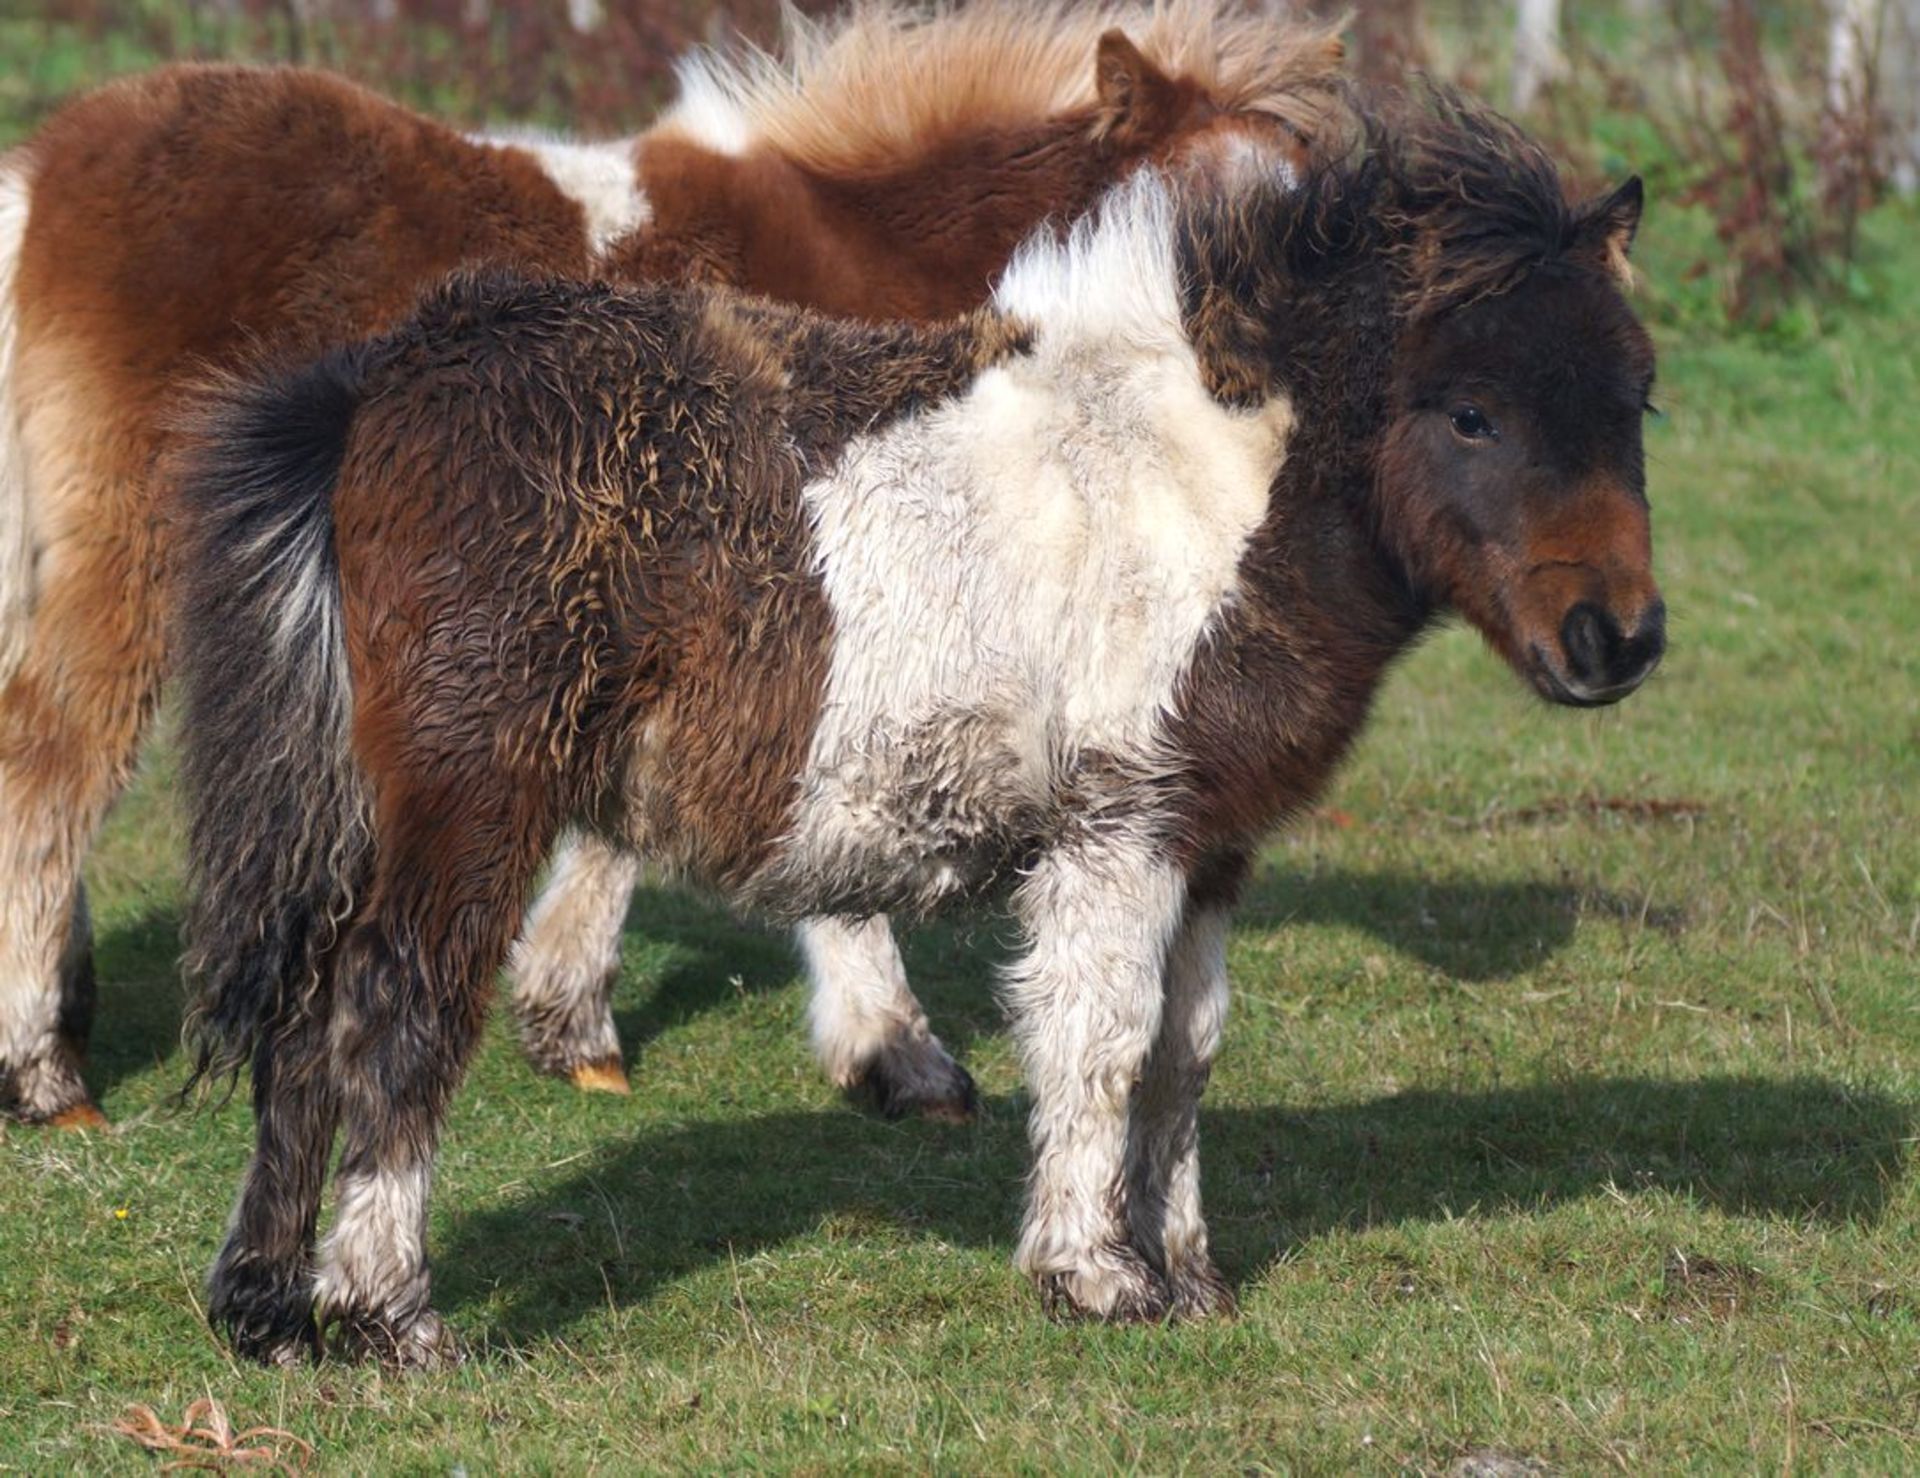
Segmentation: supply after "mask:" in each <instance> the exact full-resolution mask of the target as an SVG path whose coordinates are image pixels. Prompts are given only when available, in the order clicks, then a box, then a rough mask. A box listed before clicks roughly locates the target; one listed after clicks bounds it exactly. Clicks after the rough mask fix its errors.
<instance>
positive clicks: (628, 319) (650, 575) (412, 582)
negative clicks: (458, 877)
mask: <svg viewBox="0 0 1920 1478" xmlns="http://www.w3.org/2000/svg"><path fill="white" fill-rule="evenodd" d="M1021 343H1022V339H1021V337H1020V333H1019V330H1018V329H1017V327H1015V326H1010V325H1008V324H1006V323H1005V322H1004V321H1003V320H1000V319H998V318H995V317H992V316H989V315H982V316H980V317H978V318H976V319H972V320H962V321H960V322H959V323H957V324H955V325H952V326H950V327H948V328H945V329H941V330H936V331H920V332H915V331H913V330H910V329H906V328H903V327H898V326H881V325H863V324H859V323H852V322H843V321H835V320H823V319H818V318H814V317H810V316H807V315H804V314H801V313H799V312H796V311H794V310H791V309H787V308H783V307H781V306H779V305H775V304H773V303H770V302H765V301H760V300H745V301H742V302H741V303H739V304H738V305H737V306H736V305H734V304H731V303H730V302H728V301H726V300H717V299H713V298H711V297H710V296H708V295H705V294H701V293H697V292H682V291H674V290H650V291H641V292H635V293H631V294H620V293H615V292H613V291H612V290H610V289H603V288H592V287H577V286H572V285H567V284H562V283H557V282H551V283H549V282H530V281H519V280H512V279H499V280H491V281H481V282H465V283H457V284H455V285H454V286H452V287H449V288H447V289H446V290H444V291H442V292H441V293H439V294H437V295H436V296H435V297H434V298H433V299H432V300H430V302H429V304H428V305H427V307H426V308H425V310H424V311H423V313H422V315H421V316H420V317H419V318H417V319H415V320H414V321H413V322H411V323H410V324H409V325H408V326H407V328H406V329H405V330H403V331H402V332H401V333H400V334H399V335H398V336H396V337H395V338H394V339H392V340H390V341H387V342H385V343H381V344H376V345H375V346H373V347H372V348H371V349H370V350H369V351H368V363H369V365H370V368H369V369H368V371H367V379H366V383H365V388H364V391H363V401H362V410H361V412H360V414H359V416H358V418H357V419H356V421H355V424H354V428H353V434H352V441H351V446H350V449H349V452H348V455H347V458H346V461H345V464H344V466H343V469H342V474H341V480H340V484H339V487H338V489H337V491H336V493H335V496H334V514H335V520H336V540H337V547H338V549H339V551H340V570H341V587H342V590H343V592H344V596H345V602H346V612H347V634H348V651H349V654H350V662H351V666H352V670H353V675H354V687H355V693H356V708H357V709H358V711H359V715H360V717H359V719H358V720H357V722H356V741H355V751H356V754H357V756H358V759H359V762H360V764H361V766H362V767H363V768H364V770H365V771H366V773H367V774H368V775H369V776H370V777H372V779H371V788H372V790H373V792H374V793H375V794H376V795H379V794H381V793H382V791H383V788H384V787H385V785H386V782H385V781H384V780H383V779H382V777H384V776H389V775H414V776H419V775H421V774H422V773H423V772H424V771H427V770H430V771H431V772H433V773H442V772H446V773H450V774H452V775H455V776H457V777H459V778H458V779H457V780H455V781H453V782H451V783H450V784H449V786H448V789H447V795H448V798H449V800H448V803H449V804H453V805H456V806H457V805H463V804H465V802H463V801H460V800H458V799H456V798H457V797H460V796H463V795H466V794H468V793H469V792H471V793H474V794H478V793H480V792H483V791H485V790H487V789H488V788H497V787H498V786H499V785H501V784H511V785H513V786H515V787H517V788H519V789H521V790H523V791H525V792H528V793H538V794H542V795H546V796H548V797H549V798H550V801H551V807H550V810H549V812H548V813H547V814H549V815H550V816H551V818H552V820H553V821H554V823H555V824H556V825H557V824H558V821H559V819H560V818H562V817H563V816H565V815H573V816H576V817H579V818H580V819H582V820H585V821H587V822H589V823H591V824H595V825H598V826H600V827H602V828H603V829H609V830H616V831H622V832H626V831H640V832H643V833H644V836H645V841H646V844H647V845H648V847H649V848H650V849H651V850H654V851H655V852H656V854H657V855H659V856H660V857H661V858H662V860H664V861H667V862H669V863H672V864H677V865H679V866H681V867H683V868H685V869H687V870H689V871H691V872H693V873H694V874H696V875H698V876H700V877H702V878H704V879H707V880H709V881H711V882H713V883H716V884H718V885H720V886H723V887H731V886H735V885H737V884H739V883H740V882H742V881H744V880H745V879H746V878H747V877H748V876H749V875H751V874H752V873H753V872H754V871H755V870H757V869H758V868H759V867H760V866H762V865H763V864H764V862H765V861H766V860H767V857H768V855H769V853H770V850H771V848H772V846H773V845H774V843H775V841H776V840H777V839H778V838H779V836H780V835H781V834H782V833H783V832H784V830H785V828H786V825H787V822H788V819H789V817H790V815H791V812H792V807H793V804H794V802H795V800H796V788H795V784H794V782H795V779H796V777H797V776H798V774H799V773H800V771H801V769H802V767H803V765H804V763H805V758H806V755H807V752H808V749H809V748H810V746H811V742H812V735H813V729H814V723H815V719H816V717H817V713H818V709H819V704H820V697H821V692H822V690H823V688H824V684H825V680H826V666H827V658H828V652H829V648H830V644H831V615H830V613H829V610H828V607H827V604H826V599H825V595H824V592H823V590H822V589H821V586H820V581H819V577H818V574H817V572H816V570H815V569H814V564H813V557H812V552H811V543H810V531H809V526H808V522H807V518H806V514H805V511H804V508H803V507H802V504H801V498H800V494H801V489H802V487H803V486H804V484H805V482H806V481H807V479H808V477H809V476H810V475H812V474H813V473H814V472H815V471H817V470H818V469H819V468H821V467H822V466H824V465H826V464H827V463H828V462H829V461H830V460H831V458H832V457H833V456H835V455H836V454H837V453H838V451H839V449H840V448H841V446H843V445H844V443H845V442H846V440H847V438H848V437H850V436H852V435H855V434H859V433H864V432H868V431H870V430H871V429H872V428H873V427H874V426H875V425H878V424H884V422H885V421H886V420H888V419H890V418H892V417H894V416H897V415H900V414H904V413H906V412H907V411H910V410H912V409H913V408H915V407H917V406H920V405H924V404H927V403H930V402H932V401H935V400H938V399H941V398H944V397H945V396H947V395H950V394H952V393H954V392H956V391H957V390H958V389H960V388H962V387H964V386H965V385H966V384H967V383H969V382H970V381H971V380H972V379H973V378H974V377H975V376H976V375H977V374H978V373H979V370H980V369H981V368H982V367H983V365H985V364H987V363H990V362H993V361H994V360H996V359H998V358H1001V357H1004V356H1005V355H1006V354H1007V353H1010V352H1014V351H1016V350H1017V349H1018V348H1019V347H1020V345H1021ZM508 426H511V428H512V430H511V433H510V434H509V433H507V432H505V430H504V428H505V427H508ZM476 567H479V568H485V569H486V570H487V571H488V578H487V579H485V580H483V581H475V580H472V579H471V578H469V574H468V572H469V571H470V570H471V569H472V568H476ZM404 788H405V789H406V790H408V791H409V792H412V791H415V790H417V781H410V782H408V783H407V785H406V786H405V787H404ZM431 814H432V812H431V811H430V812H429V815H431ZM420 824H437V823H433V822H420V821H414V820H410V819H409V817H408V816H407V815H403V814H397V813H395V814H389V813H388V812H387V811H386V810H385V809H384V808H381V813H380V816H379V818H378V821H377V827H378V830H379V833H380V835H381V837H382V846H383V847H384V846H386V845H388V844H389V843H388V841H387V840H386V839H387V838H389V837H396V838H397V837H399V836H401V835H403V834H405V833H406V832H407V831H408V830H409V829H410V828H414V827H417V826H418V825H420ZM501 841H502V843H503V845H505V846H507V849H508V850H509V851H512V852H514V853H518V852H519V850H520V847H521V846H523V845H528V844H531V845H533V846H535V847H536V848H538V849H544V847H545V846H546V845H547V843H548V842H549V841H550V837H548V836H544V835H543V836H540V837H537V838H532V839H520V838H515V839H512V842H511V843H509V842H508V840H507V839H501ZM408 850H414V848H413V846H412V845H411V844H409V845H408Z"/></svg>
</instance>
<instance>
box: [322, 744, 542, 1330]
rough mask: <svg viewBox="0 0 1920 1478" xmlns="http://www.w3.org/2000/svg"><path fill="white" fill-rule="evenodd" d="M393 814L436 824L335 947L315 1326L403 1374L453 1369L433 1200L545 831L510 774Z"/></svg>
mask: <svg viewBox="0 0 1920 1478" xmlns="http://www.w3.org/2000/svg"><path fill="white" fill-rule="evenodd" d="M401 792H402V787H400V786H397V785H388V786H385V787H383V795H382V813H383V817H386V818H391V817H413V818H420V817H428V818H433V819H432V820H431V822H429V823H427V824H426V825H424V826H419V825H418V823H416V827H417V829H416V831H415V832H414V834H413V835H411V836H407V837H403V838H401V839H400V845H397V846H395V845H392V842H393V840H394V831H393V828H392V826H391V824H390V823H383V824H382V825H381V827H380V835H381V853H380V860H379V863H378V864H377V876H376V879H375V882H374V885H373V889H372V892H371V895H370V898H369V903H368V906H367V909H366V911H365V912H364V913H363V914H362V916H361V917H360V919H359V921H358V922H357V923H356V924H355V925H354V926H353V927H352V929H351V930H349V932H348V934H347V936H346V938H345V939H344V940H343V941H342V942H341V946H340V960H339V964H338V966H337V971H336V981H337V985H336V988H335V1005H334V1022H333V1072H334V1080H335V1082H336V1084H337V1085H338V1087H339V1092H340V1109H341V1122H342V1128H343V1141H342V1144H341V1150H340V1166H339V1171H338V1177H337V1179H336V1182H335V1186H336V1191H337V1202H338V1214H337V1218H336V1221H335V1224H334V1227H333V1229H332V1231H331V1232H330V1233H329V1234H328V1236H327V1238H326V1240H325V1242H324V1244H323V1246H322V1250H321V1258H320V1271H319V1278H318V1282H317V1294H318V1304H319V1314H320V1321H321V1325H322V1328H323V1330H325V1331H328V1337H329V1339H330V1341H331V1342H333V1343H335V1344H336V1345H337V1346H338V1347H339V1348H340V1349H341V1350H342V1351H343V1352H345V1353H347V1354H349V1355H354V1356H359V1355H370V1356H372V1357H374V1358H377V1359H379V1360H381V1361H382V1362H383V1363H386V1364H389V1365H396V1366H402V1367H413V1366H427V1365H435V1364H442V1363H445V1362H447V1361H449V1360H452V1359H455V1358H457V1347H456V1345H455V1343H454V1340H453V1337H452V1335H451V1333H450V1332H449V1331H448V1330H447V1329H446V1328H445V1326H444V1325H443V1324H442V1323H441V1321H440V1318H439V1316H438V1315H437V1314H435V1313H434V1312H433V1309H432V1307H431V1305H430V1302H429V1293H430V1287H429V1276H428V1270H427V1253H426V1236H427V1199H428V1193H429V1190H430V1188H431V1184H432V1178H433V1156H434V1150H435V1147H436V1145H437V1144H438V1141H439V1134H440V1124H441V1121H442V1119H443V1118H444V1116H445V1113H446V1108H447V1104H448V1102H449V1100H450V1099H451V1098H452V1096H453V1091H454V1088H455V1087H456V1086H457V1085H458V1083H459V1080H460V1077H461V1075H462V1073H463V1072H464V1070H465V1067H466V1063H467V1059H468V1058H469V1057H470V1056H471V1054H472V1051H473V1047H474V1043H475V1042H476V1041H477V1040H478V1038H479V1034H480V1027H481V1024H482V1022H483V1021H484V1019H485V1012H486V1000H487V994H488V991H489V989H490V987H491V985H492V981H493V977H494V974H495V972H497V971H498V970H499V969H500V966H501V964H502V963H503V962H504V960H505V958H506V953H507V947H508V944H509V942H510V941H511V939H512V937H513V932H514V930H515V928H516V927H517V926H518V924H519V916H520V912H521V908H522V904H523V900H524V894H525V891H526V889H527V887H528V886H529V884H530V883H531V882H532V878H533V873H534V870H535V868H536V867H537V866H538V863H539V859H540V857H541V855H542V853H543V851H544V849H545V845H546V843H547V842H548V841H549V840H550V839H551V830H550V829H548V831H547V832H546V834H544V835H542V834H540V830H539V828H538V827H537V826H535V825H534V824H532V822H531V820H530V818H529V814H528V809H527V800H528V791H527V789H526V788H524V787H520V786H517V785H516V784H515V783H514V782H511V781H509V780H507V779H506V778H505V777H488V778H487V779H485V780H482V781H480V782H479V783H477V784H470V785H466V786H461V787H450V788H448V790H447V791H446V792H445V793H443V794H438V795H412V796H409V795H405V794H402V793H401Z"/></svg>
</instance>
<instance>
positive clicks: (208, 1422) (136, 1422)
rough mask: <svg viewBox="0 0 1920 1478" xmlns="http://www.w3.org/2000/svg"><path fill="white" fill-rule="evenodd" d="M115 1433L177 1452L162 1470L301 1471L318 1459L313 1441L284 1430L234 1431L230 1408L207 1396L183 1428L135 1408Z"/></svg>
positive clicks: (183, 1419) (184, 1418) (183, 1418)
mask: <svg viewBox="0 0 1920 1478" xmlns="http://www.w3.org/2000/svg"><path fill="white" fill-rule="evenodd" d="M113 1430H114V1431H116V1432H118V1433H119V1434H120V1435H121V1436H122V1437H126V1438H130V1439H131V1440H132V1441H134V1442H137V1443H139V1444H140V1446H142V1447H144V1448H146V1450H147V1451H148V1452H157V1453H167V1454H172V1455H173V1458H174V1460H173V1461H172V1462H169V1463H163V1464H161V1471H162V1472H178V1471H182V1470H188V1469H200V1470H203V1471H209V1472H219V1471H221V1470H222V1469H224V1468H229V1467H252V1466H256V1465H258V1466H259V1467H261V1468H262V1469H263V1470H264V1471H266V1472H270V1473H298V1472H300V1471H302V1470H303V1469H304V1468H305V1467H306V1466H307V1462H308V1460H309V1459H311V1458H312V1456H313V1446H312V1444H311V1443H308V1442H303V1441H302V1440H301V1439H300V1438H298V1437H296V1436H294V1435H293V1433H291V1432H283V1431H281V1430H280V1428H278V1427H248V1428H247V1429H246V1430H245V1431H244V1432H236V1431H234V1430H233V1423H232V1422H231V1421H230V1420H229V1419H228V1417H227V1413H226V1409H225V1408H224V1407H223V1406H221V1404H220V1403H219V1402H218V1401H215V1400H214V1399H213V1398H212V1397H211V1396H202V1397H201V1398H200V1399H199V1400H198V1401H194V1402H192V1403H190V1404H189V1405H188V1407H187V1409H186V1410H185V1411H183V1412H182V1413H181V1414H180V1425H179V1426H168V1425H167V1423H165V1422H163V1421H162V1420H161V1419H160V1416H159V1414H158V1413H157V1412H156V1411H154V1409H153V1408H152V1407H151V1406H141V1405H134V1406H129V1407H128V1408H127V1409H126V1411H125V1412H124V1413H122V1415H121V1417H120V1419H119V1420H118V1421H116V1422H115V1423H114V1424H113Z"/></svg>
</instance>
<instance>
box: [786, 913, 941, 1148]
mask: <svg viewBox="0 0 1920 1478" xmlns="http://www.w3.org/2000/svg"><path fill="white" fill-rule="evenodd" d="M794 933H795V937H796V939H797V940H798V942H799V945H800V953H801V955H802V956H803V957H804V958H805V960H806V962H807V975H808V977H809V979H810V981H811V983H812V987H813V994H812V997H811V998H810V1000H809V1002H808V1006H807V1019H808V1023H809V1025H810V1026H811V1028H812V1033H813V1050H814V1052H815V1054H816V1055H818V1057H819V1058H820V1065H821V1066H822V1067H824V1068H825V1069H826V1071H827V1076H828V1077H829V1078H831V1079H832V1080H833V1081H834V1083H835V1084H836V1085H837V1086H838V1087H840V1088H842V1089H845V1090H848V1091H853V1090H855V1089H865V1090H867V1091H868V1092H870V1093H871V1094H872V1095H873V1098H874V1100H875V1102H876V1103H878V1105H879V1107H880V1109H881V1110H882V1111H883V1112H884V1113H886V1114H887V1115H888V1117H890V1118H898V1117H900V1116H902V1115H905V1114H924V1115H925V1116H926V1117H928V1118H933V1119H948V1120H952V1121H955V1122H964V1121H965V1120H967V1119H970V1118H972V1117H973V1109H974V1089H973V1079H972V1078H971V1077H969V1076H968V1075H967V1072H966V1069H964V1068H962V1067H961V1066H960V1064H958V1063H957V1062H955V1061H954V1060H953V1058H952V1057H950V1056H948V1055H947V1050H946V1048H944V1047H942V1046H941V1045H940V1039H939V1038H938V1037H936V1036H934V1034H933V1031H932V1029H931V1028H930V1027H929V1026H928V1025H927V1013H926V1012H925V1011H923V1010H922V1009H921V1007H920V1003H919V1001H917V1000H915V999H914V995H913V992H912V991H911V990H910V989H908V987H907V971H906V966H905V965H904V964H903V963H902V962H901V959H900V950H899V948H898V947H897V946H896V945H895V944H894V941H893V930H892V929H891V928H890V927H888V924H887V920H886V918H885V917H884V916H876V917H874V918H870V919H842V918H819V919H808V920H807V921H806V922H805V923H803V924H801V925H800V927H799V928H798V929H796V930H795V931H794Z"/></svg>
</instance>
